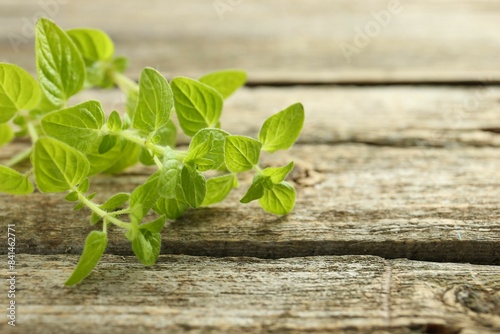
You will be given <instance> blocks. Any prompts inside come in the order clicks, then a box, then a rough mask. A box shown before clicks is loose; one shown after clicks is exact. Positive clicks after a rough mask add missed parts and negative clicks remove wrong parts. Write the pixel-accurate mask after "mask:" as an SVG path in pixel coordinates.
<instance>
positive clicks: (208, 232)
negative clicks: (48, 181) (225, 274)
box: [0, 144, 500, 264]
mask: <svg viewBox="0 0 500 334" xmlns="http://www.w3.org/2000/svg"><path fill="white" fill-rule="evenodd" d="M496 153H497V149H492V148H482V149H478V148H457V149H450V150H442V149H427V150H425V151H423V150H422V149H419V148H407V149H401V148H389V147H376V148H374V147H366V146H363V145H356V144H350V145H339V146H327V145H313V146H311V145H301V146H298V147H296V148H294V149H293V150H291V151H290V152H289V153H282V154H275V155H274V156H267V157H266V158H265V160H264V165H269V164H272V163H281V164H283V163H285V162H286V161H289V160H290V159H295V160H296V162H297V168H296V169H295V172H294V173H293V174H292V178H291V180H292V181H293V182H294V183H295V184H296V185H297V188H298V202H297V207H296V209H295V210H294V211H293V212H292V213H291V214H290V215H288V216H286V217H276V216H274V215H271V214H267V213H265V212H263V211H262V210H260V209H259V207H258V205H257V204H256V203H252V204H250V205H246V206H244V205H242V204H240V203H239V202H238V200H239V198H241V197H242V196H243V194H244V192H245V189H246V188H247V187H248V186H249V183H250V181H251V179H250V175H247V177H246V178H243V179H242V187H240V189H238V190H237V191H235V192H234V193H233V194H232V195H231V196H230V197H229V198H228V199H227V200H226V201H225V202H223V203H221V204H219V205H216V206H213V207H209V208H203V209H199V210H195V211H192V212H189V213H188V214H186V215H185V216H184V217H183V218H180V219H178V220H177V221H176V222H172V223H169V225H168V227H167V228H166V229H165V232H164V237H163V239H164V244H163V252H164V253H174V254H191V255H209V256H257V257H263V258H279V257H294V256H312V255H343V254H371V255H378V256H383V257H386V258H398V257H406V258H410V259H416V260H431V261H453V262H472V263H482V264H500V247H499V243H500V219H499V209H498V195H499V193H498V187H499V185H498V181H496V180H500V170H499V168H498V158H497V154H496ZM149 172H150V173H151V170H150V171H149ZM145 174H146V175H147V170H146V169H135V170H134V171H133V173H130V174H128V175H123V176H122V177H121V178H119V179H118V180H115V178H113V177H109V176H99V177H96V178H95V179H94V183H93V185H92V188H91V189H93V190H95V191H98V196H97V197H96V200H97V201H99V200H104V199H106V198H108V197H109V196H110V195H111V194H113V193H114V192H118V191H131V190H132V189H133V187H134V185H139V184H140V183H141V182H143V181H144V180H145V179H146V178H147V176H146V175H145ZM0 198H1V199H3V200H2V201H1V202H0V209H1V210H0V212H1V213H0V215H1V216H3V220H4V221H5V223H8V224H16V225H17V226H18V228H19V232H18V233H19V237H18V250H19V251H21V252H26V253H32V254H61V253H80V252H81V250H82V244H83V240H84V238H85V235H86V234H87V233H88V232H89V231H90V230H92V229H93V227H91V226H90V225H89V223H88V215H89V213H88V212H74V211H72V207H73V204H72V203H68V202H65V201H64V200H63V196H62V195H60V194H51V195H48V194H40V193H37V194H34V195H32V196H29V197H17V198H14V197H13V196H8V195H0ZM25 207H28V208H29V210H23V208H25ZM66 222H68V223H66ZM111 235H112V238H111V241H110V245H109V246H108V251H109V252H111V253H113V254H120V255H130V254H131V249H130V244H129V242H128V241H127V240H125V239H124V238H123V236H122V235H121V234H115V233H111ZM1 251H2V252H5V251H6V250H1Z"/></svg>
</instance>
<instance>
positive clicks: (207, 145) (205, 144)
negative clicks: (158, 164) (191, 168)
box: [184, 134, 214, 164]
mask: <svg viewBox="0 0 500 334" xmlns="http://www.w3.org/2000/svg"><path fill="white" fill-rule="evenodd" d="M213 141H214V136H213V135H212V134H209V136H208V138H207V139H206V140H205V141H200V140H198V141H196V143H194V144H193V142H191V143H190V144H189V149H188V151H187V153H188V154H187V156H186V158H185V159H184V163H185V164H188V163H189V162H191V161H193V162H196V160H199V159H201V158H203V157H205V156H206V155H207V154H208V153H209V152H210V150H211V149H212V144H213Z"/></svg>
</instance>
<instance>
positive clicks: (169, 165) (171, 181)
mask: <svg viewBox="0 0 500 334" xmlns="http://www.w3.org/2000/svg"><path fill="white" fill-rule="evenodd" d="M158 173H159V188H158V192H159V195H160V197H163V198H174V197H175V196H176V187H177V184H178V183H179V179H180V169H179V163H178V162H177V160H175V157H174V158H172V157H169V156H168V154H165V156H164V159H163V168H162V169H160V170H159V172H158Z"/></svg>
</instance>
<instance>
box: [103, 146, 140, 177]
mask: <svg viewBox="0 0 500 334" xmlns="http://www.w3.org/2000/svg"><path fill="white" fill-rule="evenodd" d="M117 146H118V147H120V149H119V153H118V156H117V157H114V161H112V164H111V165H109V164H108V165H107V168H106V169H105V170H104V171H103V173H108V174H116V173H119V172H121V171H123V170H124V169H126V168H127V167H130V166H133V165H135V164H136V163H137V161H138V160H139V153H140V151H141V146H140V145H139V144H136V143H133V142H130V141H128V140H120V141H118V143H117ZM115 147H116V146H115ZM109 152H111V151H109ZM109 152H108V153H109ZM110 156H111V155H110ZM106 160H107V159H106Z"/></svg>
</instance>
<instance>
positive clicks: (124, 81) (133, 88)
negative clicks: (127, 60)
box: [113, 72, 139, 94]
mask: <svg viewBox="0 0 500 334" xmlns="http://www.w3.org/2000/svg"><path fill="white" fill-rule="evenodd" d="M113 81H114V82H115V84H116V85H117V86H118V87H119V88H120V89H121V90H122V91H123V92H124V93H125V94H129V93H132V92H137V91H139V85H138V84H137V83H136V82H135V81H133V80H130V79H129V78H128V77H126V76H125V75H123V74H121V73H118V72H115V73H113Z"/></svg>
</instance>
